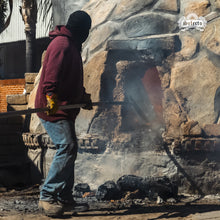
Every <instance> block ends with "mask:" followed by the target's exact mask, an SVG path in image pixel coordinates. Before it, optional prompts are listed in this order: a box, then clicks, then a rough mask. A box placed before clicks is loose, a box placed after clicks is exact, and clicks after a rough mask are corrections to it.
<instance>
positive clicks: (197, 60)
mask: <svg viewBox="0 0 220 220" xmlns="http://www.w3.org/2000/svg"><path fill="white" fill-rule="evenodd" d="M219 9H220V2H219V1H217V0H216V1H211V0H210V1H208V0H203V1H196V0H194V1H183V0H168V1H165V0H159V1H157V0H143V1H142V0H141V1H140V0H138V1H135V0H132V1H126V0H111V1H99V0H93V1H88V3H86V4H85V5H84V6H83V10H85V11H87V12H88V13H89V14H90V15H91V17H92V20H93V25H92V30H91V33H90V36H89V39H88V40H87V41H86V42H85V44H84V48H83V53H82V56H83V60H84V72H85V74H84V78H85V88H86V91H87V92H88V93H91V94H92V100H93V101H100V102H108V101H109V102H116V101H121V102H123V104H122V105H113V104H110V105H105V106H99V107H94V109H93V110H92V111H85V110H82V111H81V113H80V115H79V117H78V118H77V121H76V131H77V135H78V139H79V154H78V158H77V161H76V183H79V182H87V183H89V184H90V185H91V186H92V187H97V186H98V185H100V184H101V183H103V182H105V181H107V180H117V179H118V178H119V177H120V176H122V175H124V174H133V175H137V176H144V177H146V176H152V177H160V176H168V177H169V178H171V179H173V180H176V181H177V182H178V184H179V190H180V191H182V192H194V193H200V194H207V193H217V192H219V189H220V185H219V178H220V172H219V166H220V163H219V162H220V161H219V158H220V157H219V156H220V155H219V151H220V125H219V110H220V109H219V102H220V95H219V88H220V66H219V56H220V52H219V43H220V42H219V41H220V40H219V33H218V32H219V28H220V14H219ZM192 12H193V13H196V14H197V15H198V16H204V18H205V19H206V21H207V26H206V27H205V30H204V31H199V30H196V29H190V30H186V31H181V30H180V28H179V27H178V20H179V19H180V18H181V17H182V16H186V15H188V14H189V13H192ZM38 80H39V74H38V76H37V77H36V80H35V88H34V90H33V91H32V93H31V95H30V99H29V107H33V100H34V96H35V92H36V88H37V83H38ZM23 138H24V142H25V144H26V146H27V147H28V149H29V150H28V155H29V157H30V158H31V159H32V161H33V162H34V164H35V166H37V167H38V169H39V171H40V173H41V175H42V176H45V175H46V173H47V171H48V167H49V164H50V162H51V159H52V156H53V154H54V149H53V144H52V143H51V141H50V139H49V137H48V136H47V135H46V134H45V133H44V130H43V129H42V127H41V125H40V124H39V121H38V119H37V117H36V115H32V117H31V120H30V127H29V132H26V133H23ZM34 176H35V177H36V175H33V177H34ZM39 178H41V176H40V177H39ZM39 178H35V179H33V181H36V182H37V181H39Z"/></svg>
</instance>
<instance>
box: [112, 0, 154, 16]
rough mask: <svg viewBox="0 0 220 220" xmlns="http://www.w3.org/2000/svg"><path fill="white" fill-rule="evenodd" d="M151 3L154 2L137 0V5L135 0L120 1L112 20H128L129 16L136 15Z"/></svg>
mask: <svg viewBox="0 0 220 220" xmlns="http://www.w3.org/2000/svg"><path fill="white" fill-rule="evenodd" d="M153 2H154V0H139V1H138V4H137V1H136V0H130V1H127V0H121V1H120V2H119V3H118V5H117V7H116V9H115V11H114V13H113V19H125V18H128V17H130V16H131V15H133V14H136V13H137V12H138V11H140V10H142V9H144V8H146V7H147V6H149V5H151V4H152V3H153Z"/></svg>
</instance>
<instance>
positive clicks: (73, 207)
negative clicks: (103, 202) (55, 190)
mask: <svg viewBox="0 0 220 220" xmlns="http://www.w3.org/2000/svg"><path fill="white" fill-rule="evenodd" d="M59 203H61V202H59ZM61 204H62V206H63V210H64V212H85V211H87V210H89V205H88V203H78V202H75V201H74V200H71V201H62V203H61Z"/></svg>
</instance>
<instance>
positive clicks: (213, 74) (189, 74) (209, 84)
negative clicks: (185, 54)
mask: <svg viewBox="0 0 220 220" xmlns="http://www.w3.org/2000/svg"><path fill="white" fill-rule="evenodd" d="M219 71H220V69H219V68H218V67H216V66H215V65H214V64H213V63H212V62H211V61H210V60H209V59H208V57H207V55H205V54H203V55H200V56H199V57H197V58H196V59H194V60H190V61H185V62H179V63H176V64H175V65H174V67H173V68H172V72H171V84H170V88H171V89H172V90H173V91H174V94H175V95H176V97H181V98H182V99H183V100H184V101H185V103H179V105H180V106H185V107H186V110H187V113H188V117H189V118H190V119H191V120H194V121H198V122H199V123H200V124H204V123H205V124H210V123H214V122H215V121H216V117H217V113H216V112H215V111H214V97H215V94H216V91H217V89H218V87H219V86H220V76H219Z"/></svg>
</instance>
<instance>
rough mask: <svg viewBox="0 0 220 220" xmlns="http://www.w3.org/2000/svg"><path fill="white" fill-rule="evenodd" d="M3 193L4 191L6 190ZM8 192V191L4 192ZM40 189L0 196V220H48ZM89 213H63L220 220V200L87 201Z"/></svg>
mask: <svg viewBox="0 0 220 220" xmlns="http://www.w3.org/2000/svg"><path fill="white" fill-rule="evenodd" d="M3 191H4V190H3ZM5 191H6V190H5ZM38 196H39V189H38V187H30V188H27V189H16V190H15V189H11V190H7V191H6V192H0V220H32V219H33V220H48V219H52V218H49V217H47V216H44V215H43V214H42V213H41V212H40V211H39V210H38V205H37V204H38ZM87 202H88V203H89V205H90V209H89V210H88V211H86V212H79V213H71V212H69V213H64V216H63V217H62V218H56V219H70V220H71V219H74V220H97V219H103V220H139V219H141V220H142V219H144V220H157V219H158V220H163V219H170V220H210V219H211V220H212V219H215V220H220V196H219V195H210V196H205V197H199V196H195V195H180V196H179V201H178V202H174V201H167V202H164V203H162V204H157V203H156V202H152V201H149V200H141V199H130V200H129V199H128V200H120V201H102V202H99V201H95V200H94V199H93V198H88V199H87Z"/></svg>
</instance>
